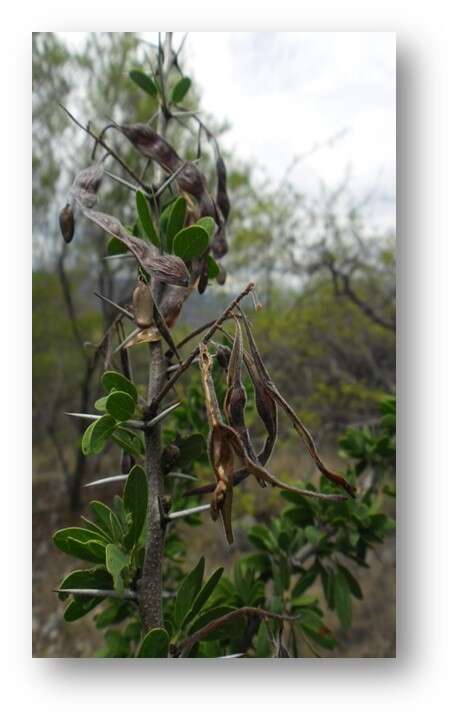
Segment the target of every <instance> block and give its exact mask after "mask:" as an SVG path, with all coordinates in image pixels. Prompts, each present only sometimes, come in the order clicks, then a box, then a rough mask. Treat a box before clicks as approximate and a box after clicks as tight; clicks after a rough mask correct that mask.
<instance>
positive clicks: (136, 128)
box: [116, 123, 182, 173]
mask: <svg viewBox="0 0 461 723" xmlns="http://www.w3.org/2000/svg"><path fill="white" fill-rule="evenodd" d="M116 128H117V130H119V131H121V132H122V133H123V135H124V136H125V137H126V138H128V140H129V141H130V142H131V143H132V144H133V146H134V147H135V148H136V150H137V151H139V153H141V154H142V155H143V156H145V157H146V158H150V159H151V160H153V161H156V163H158V164H159V165H160V166H162V168H164V169H165V170H166V171H169V172H170V173H172V172H173V171H176V170H177V169H178V168H179V167H180V165H181V162H182V161H181V158H180V157H179V156H178V154H177V153H176V151H175V150H174V148H173V147H172V146H170V144H169V143H168V142H167V141H166V140H165V139H164V138H162V137H161V136H159V134H158V133H155V131H153V130H152V128H151V127H150V126H148V125H146V124H145V123H134V124H132V125H127V126H116Z"/></svg>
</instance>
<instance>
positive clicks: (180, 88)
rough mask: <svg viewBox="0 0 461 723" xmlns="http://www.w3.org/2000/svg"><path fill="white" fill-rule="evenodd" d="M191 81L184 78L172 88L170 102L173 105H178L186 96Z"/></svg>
mask: <svg viewBox="0 0 461 723" xmlns="http://www.w3.org/2000/svg"><path fill="white" fill-rule="evenodd" d="M191 84H192V81H191V79H190V78H187V77H186V76H184V77H183V78H181V79H180V80H178V82H177V83H176V85H175V86H174V87H173V90H172V91H171V100H172V102H173V103H180V102H181V101H182V99H183V98H184V97H185V96H186V95H187V93H188V92H189V88H190V87H191Z"/></svg>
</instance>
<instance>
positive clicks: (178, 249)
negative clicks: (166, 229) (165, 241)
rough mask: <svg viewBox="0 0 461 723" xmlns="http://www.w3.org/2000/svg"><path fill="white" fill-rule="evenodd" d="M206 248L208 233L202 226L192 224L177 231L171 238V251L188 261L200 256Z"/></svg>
mask: <svg viewBox="0 0 461 723" xmlns="http://www.w3.org/2000/svg"><path fill="white" fill-rule="evenodd" d="M207 248H208V234H207V232H206V231H205V229H204V228H202V227H201V226H197V225H196V224H193V225H192V226H188V227H187V228H183V229H182V231H179V232H178V233H177V234H176V236H175V237H174V239H173V253H174V254H175V255H176V256H179V257H180V258H182V260H183V261H190V260H191V259H193V258H196V257H197V256H201V255H202V254H203V253H204V252H205V251H206V249H207Z"/></svg>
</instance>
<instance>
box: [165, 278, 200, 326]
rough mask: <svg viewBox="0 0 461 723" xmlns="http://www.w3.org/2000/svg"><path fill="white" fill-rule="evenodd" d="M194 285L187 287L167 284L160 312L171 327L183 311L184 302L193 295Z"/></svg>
mask: <svg viewBox="0 0 461 723" xmlns="http://www.w3.org/2000/svg"><path fill="white" fill-rule="evenodd" d="M193 290H194V287H193V286H192V285H190V286H188V287H187V288H181V287H179V286H167V288H166V289H165V293H164V294H163V297H162V300H161V302H160V313H161V314H162V316H163V318H164V320H165V324H166V325H167V326H168V328H170V329H171V327H172V326H174V324H175V322H176V319H177V318H178V316H179V314H180V313H181V309H182V307H183V304H184V303H185V302H186V300H187V299H188V298H189V296H190V295H191V293H192V291H193Z"/></svg>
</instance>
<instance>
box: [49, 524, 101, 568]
mask: <svg viewBox="0 0 461 723" xmlns="http://www.w3.org/2000/svg"><path fill="white" fill-rule="evenodd" d="M53 542H54V544H55V545H56V547H57V548H58V549H59V550H61V552H65V553H66V555H72V556H73V557H77V558H78V559H79V560H86V561H87V562H103V561H104V558H105V543H103V542H102V541H101V540H100V539H98V538H97V537H96V535H95V533H94V532H93V531H92V530H85V528H83V527H66V528H64V529H62V530H57V532H55V533H54V535H53Z"/></svg>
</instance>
